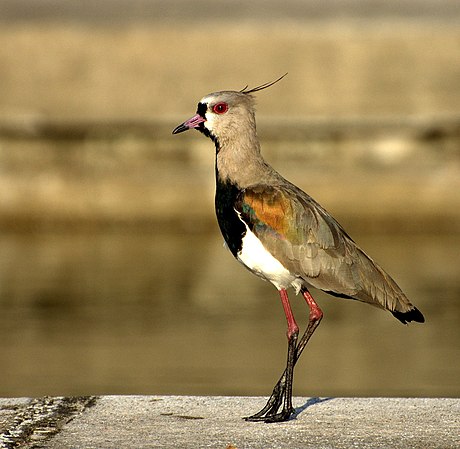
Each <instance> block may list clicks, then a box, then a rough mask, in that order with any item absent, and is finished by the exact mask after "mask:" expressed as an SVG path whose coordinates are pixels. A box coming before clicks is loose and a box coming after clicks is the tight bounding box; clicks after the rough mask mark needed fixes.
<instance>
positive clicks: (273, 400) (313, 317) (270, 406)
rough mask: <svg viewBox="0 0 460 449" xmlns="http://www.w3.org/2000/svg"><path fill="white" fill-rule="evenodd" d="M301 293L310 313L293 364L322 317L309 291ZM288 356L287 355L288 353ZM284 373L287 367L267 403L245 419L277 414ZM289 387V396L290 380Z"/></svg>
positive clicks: (268, 418)
mask: <svg viewBox="0 0 460 449" xmlns="http://www.w3.org/2000/svg"><path fill="white" fill-rule="evenodd" d="M302 295H303V297H304V298H305V301H306V302H307V304H308V307H309V308H310V314H309V319H308V326H307V328H306V329H305V332H304V334H303V335H302V338H301V339H300V341H299V343H298V345H297V346H296V348H295V352H294V365H295V364H296V363H297V360H299V358H300V355H301V354H302V351H303V350H304V349H305V346H306V345H307V343H308V341H309V340H310V337H311V336H312V335H313V332H315V330H316V328H317V327H318V325H319V323H320V322H321V319H322V318H323V312H322V310H321V309H320V308H319V306H318V304H316V301H315V300H314V299H313V297H312V296H311V294H310V292H309V291H308V290H307V289H306V288H304V289H302ZM291 314H292V312H291ZM286 318H287V316H286ZM288 323H289V321H288ZM288 329H289V324H288ZM288 352H289V350H288ZM288 358H289V355H288ZM288 364H289V362H288ZM286 375H287V367H286V369H285V370H284V373H283V374H282V376H281V377H280V379H279V380H278V382H277V384H276V385H275V388H274V389H273V392H272V394H271V396H270V398H269V400H268V402H267V404H266V405H265V407H264V408H263V409H262V410H261V411H260V412H258V413H256V414H255V415H253V416H250V417H249V418H246V419H247V420H250V421H272V419H271V417H272V416H277V415H276V412H277V411H278V409H279V407H280V406H281V403H282V401H283V398H286V395H285V393H286ZM290 388H291V397H292V381H291V387H290ZM285 400H286V399H285ZM291 407H292V405H291Z"/></svg>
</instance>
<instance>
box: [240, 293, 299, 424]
mask: <svg viewBox="0 0 460 449" xmlns="http://www.w3.org/2000/svg"><path fill="white" fill-rule="evenodd" d="M279 293H280V297H281V303H282V305H283V309H284V314H285V315H286V321H287V333H286V334H287V339H288V356H287V363H286V369H285V370H284V373H283V375H282V376H281V378H280V380H279V381H278V383H277V384H276V385H275V388H274V389H273V392H272V394H271V396H270V399H269V400H268V402H267V404H266V405H265V407H264V408H263V409H262V410H261V411H260V412H258V413H256V414H254V415H252V416H249V417H247V418H245V419H246V420H247V421H266V422H277V421H286V420H287V419H289V417H290V416H291V415H292V413H294V408H293V407H292V382H293V378H294V365H295V362H296V354H297V337H298V335H299V327H298V326H297V323H296V321H295V318H294V314H293V313H292V309H291V305H290V303H289V298H288V294H287V291H286V290H285V289H281V290H280V292H279ZM281 404H283V409H282V410H281V412H280V413H277V411H278V409H279V407H280V406H281Z"/></svg>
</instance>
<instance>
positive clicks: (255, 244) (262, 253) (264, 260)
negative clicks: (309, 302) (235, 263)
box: [238, 223, 300, 292]
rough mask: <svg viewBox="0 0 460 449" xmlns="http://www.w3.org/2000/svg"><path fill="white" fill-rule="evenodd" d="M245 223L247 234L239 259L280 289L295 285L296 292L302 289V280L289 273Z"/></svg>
mask: <svg viewBox="0 0 460 449" xmlns="http://www.w3.org/2000/svg"><path fill="white" fill-rule="evenodd" d="M244 224H245V226H246V235H245V236H244V237H243V240H242V249H241V251H240V252H239V253H238V260H239V261H240V262H242V263H243V264H244V265H245V266H246V267H247V268H249V269H250V270H251V271H252V272H253V273H254V274H256V275H257V276H260V277H261V278H263V279H266V280H267V281H270V282H271V283H272V284H273V285H274V286H275V287H276V288H277V289H278V290H281V289H287V288H289V287H291V286H293V287H294V288H295V289H296V292H298V291H299V290H300V280H299V279H296V277H295V276H293V275H292V274H291V273H289V271H288V270H286V268H284V266H283V265H282V264H281V263H280V262H279V261H278V260H277V259H275V258H274V257H273V256H272V255H271V254H270V253H269V252H268V251H267V250H266V249H265V247H264V246H263V245H262V243H261V242H260V240H259V239H258V238H257V237H256V236H255V235H254V234H253V233H252V232H251V230H250V229H249V228H248V226H247V225H246V223H244Z"/></svg>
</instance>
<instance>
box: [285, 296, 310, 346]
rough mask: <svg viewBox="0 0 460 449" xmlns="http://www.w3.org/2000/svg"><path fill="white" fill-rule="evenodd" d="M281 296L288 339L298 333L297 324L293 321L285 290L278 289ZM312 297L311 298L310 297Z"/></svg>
mask: <svg viewBox="0 0 460 449" xmlns="http://www.w3.org/2000/svg"><path fill="white" fill-rule="evenodd" d="M279 293H280V297H281V303H282V304H283V309H284V314H285V315H286V321H287V332H286V335H287V338H288V340H290V339H291V338H292V337H293V336H294V335H298V334H299V326H297V323H296V322H295V318H294V314H293V313H292V309H291V304H290V303H289V297H288V294H287V291H286V290H285V289H282V290H280V291H279ZM312 299H313V298H312Z"/></svg>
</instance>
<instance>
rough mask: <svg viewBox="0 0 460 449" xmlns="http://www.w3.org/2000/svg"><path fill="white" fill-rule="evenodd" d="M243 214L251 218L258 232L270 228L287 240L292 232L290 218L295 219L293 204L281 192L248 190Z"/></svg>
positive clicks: (245, 195)
mask: <svg viewBox="0 0 460 449" xmlns="http://www.w3.org/2000/svg"><path fill="white" fill-rule="evenodd" d="M243 213H244V214H246V215H248V216H249V218H250V221H251V222H252V223H253V225H254V226H255V228H256V230H257V229H258V228H259V229H260V228H261V227H264V228H266V227H269V228H271V229H272V230H273V231H275V232H276V233H277V234H278V235H279V236H280V237H282V238H286V237H287V236H288V234H290V231H291V230H292V227H291V226H290V222H289V218H291V219H292V218H294V217H293V214H292V204H291V201H290V199H289V198H288V197H286V196H285V195H283V193H282V192H281V191H279V190H269V191H262V190H261V189H260V190H247V191H246V192H245V194H244V199H243Z"/></svg>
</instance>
